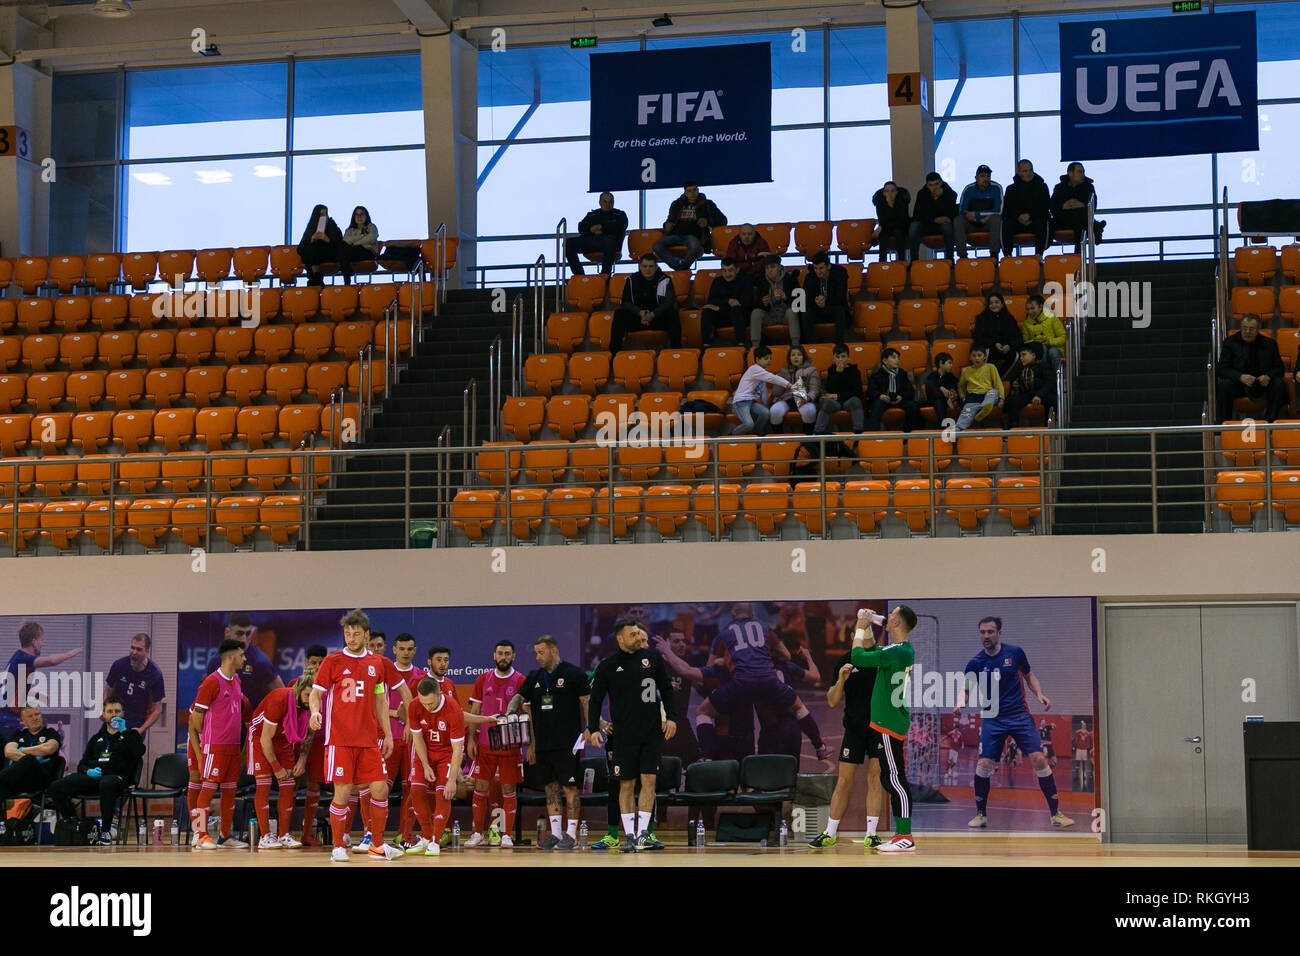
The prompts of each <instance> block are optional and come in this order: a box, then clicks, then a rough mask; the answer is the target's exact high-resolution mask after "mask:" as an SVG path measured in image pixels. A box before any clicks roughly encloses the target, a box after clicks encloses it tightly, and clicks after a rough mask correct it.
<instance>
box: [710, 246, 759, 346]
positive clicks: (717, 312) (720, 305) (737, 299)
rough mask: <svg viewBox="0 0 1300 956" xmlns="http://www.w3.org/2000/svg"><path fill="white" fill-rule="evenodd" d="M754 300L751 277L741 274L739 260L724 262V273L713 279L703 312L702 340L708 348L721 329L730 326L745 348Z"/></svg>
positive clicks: (739, 343)
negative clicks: (746, 328) (737, 262)
mask: <svg viewBox="0 0 1300 956" xmlns="http://www.w3.org/2000/svg"><path fill="white" fill-rule="evenodd" d="M752 298H753V286H752V283H751V282H750V279H749V276H747V275H745V273H743V272H741V271H740V267H739V266H738V265H737V264H736V260H735V259H730V258H728V259H723V260H722V274H721V275H717V276H714V277H713V282H712V283H711V284H710V285H709V298H708V301H706V302H705V303H704V307H703V308H702V309H700V339H701V340H702V341H703V342H704V343H705V344H706V345H707V344H708V343H710V342H712V341H713V337H714V335H716V334H717V330H718V329H719V328H722V327H724V326H727V325H730V326H731V329H732V331H733V332H735V333H736V344H737V345H742V346H743V345H744V344H745V326H746V324H748V322H749V309H750V302H751V300H752Z"/></svg>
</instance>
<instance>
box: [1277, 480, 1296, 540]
mask: <svg viewBox="0 0 1300 956" xmlns="http://www.w3.org/2000/svg"><path fill="white" fill-rule="evenodd" d="M1273 508H1274V510H1275V511H1278V512H1280V513H1281V515H1282V520H1283V522H1284V523H1285V526H1286V528H1287V529H1288V530H1291V529H1293V528H1295V527H1296V526H1297V525H1300V471H1290V470H1287V471H1281V470H1279V471H1275V472H1273Z"/></svg>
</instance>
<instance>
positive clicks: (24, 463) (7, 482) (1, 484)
mask: <svg viewBox="0 0 1300 956" xmlns="http://www.w3.org/2000/svg"><path fill="white" fill-rule="evenodd" d="M0 425H3V421H0ZM26 434H27V433H26V431H24V432H23V435H24V437H26ZM35 461H36V459H34V458H5V459H3V460H0V498H15V497H17V496H18V495H25V494H28V493H29V492H30V491H31V490H32V479H33V477H34V476H35V474H36V468H35ZM10 514H13V512H10Z"/></svg>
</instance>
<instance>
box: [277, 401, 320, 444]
mask: <svg viewBox="0 0 1300 956" xmlns="http://www.w3.org/2000/svg"><path fill="white" fill-rule="evenodd" d="M320 411H321V407H320V406H319V405H284V406H282V407H281V408H280V414H279V419H278V429H279V435H280V437H281V438H283V439H284V440H285V441H287V442H288V443H289V447H290V448H298V447H299V446H301V445H302V444H303V442H304V440H305V439H306V438H307V436H308V435H314V434H315V433H316V430H317V429H318V428H319V427H320Z"/></svg>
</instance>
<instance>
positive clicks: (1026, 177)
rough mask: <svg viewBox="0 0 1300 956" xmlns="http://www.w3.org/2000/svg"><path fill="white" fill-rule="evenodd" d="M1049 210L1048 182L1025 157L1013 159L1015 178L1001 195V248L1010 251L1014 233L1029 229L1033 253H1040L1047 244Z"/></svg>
mask: <svg viewBox="0 0 1300 956" xmlns="http://www.w3.org/2000/svg"><path fill="white" fill-rule="evenodd" d="M1050 214H1051V196H1049V195H1048V193H1047V183H1045V182H1043V177H1042V176H1040V175H1038V173H1036V172H1034V164H1033V163H1031V162H1030V161H1029V160H1027V159H1022V160H1021V161H1020V162H1018V163H1016V178H1015V179H1013V180H1011V185H1009V186H1007V191H1006V193H1005V194H1004V195H1003V197H1002V221H1003V223H1004V224H1005V226H1006V228H1004V229H1003V230H1002V252H1003V253H1004V254H1005V255H1008V256H1009V255H1011V250H1012V248H1013V246H1014V241H1015V237H1016V233H1025V232H1028V233H1032V234H1033V236H1034V254H1035V255H1038V256H1041V255H1042V254H1043V250H1044V249H1046V248H1047V226H1048V218H1049V216H1050Z"/></svg>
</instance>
